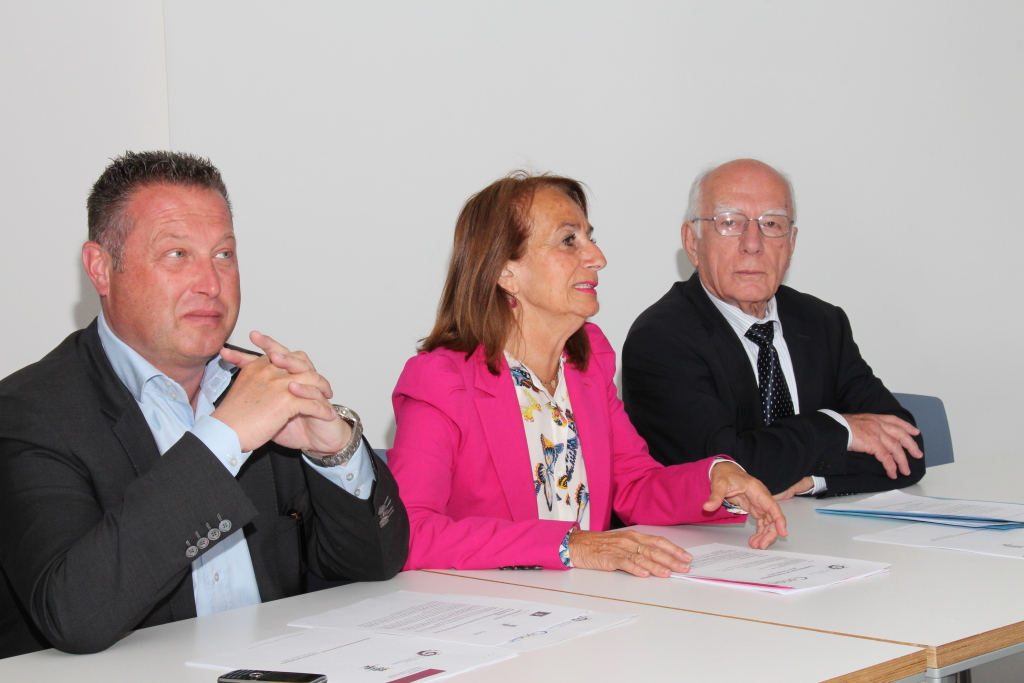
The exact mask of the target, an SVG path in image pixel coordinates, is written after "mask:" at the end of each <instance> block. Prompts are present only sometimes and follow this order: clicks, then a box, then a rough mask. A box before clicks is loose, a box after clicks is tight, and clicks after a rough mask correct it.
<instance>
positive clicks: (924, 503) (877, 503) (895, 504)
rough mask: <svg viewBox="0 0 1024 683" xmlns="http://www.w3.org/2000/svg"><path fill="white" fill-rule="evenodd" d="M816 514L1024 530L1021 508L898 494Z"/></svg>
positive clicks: (883, 494) (1013, 505)
mask: <svg viewBox="0 0 1024 683" xmlns="http://www.w3.org/2000/svg"><path fill="white" fill-rule="evenodd" d="M818 512H824V513H826V514H832V515H856V516H861V517H878V518H881V519H900V520H904V521H908V522H928V523H929V524H945V525H947V526H960V527H970V528H973V529H1020V528H1024V505H1015V504H1013V503H986V502H982V501H977V500H951V499H948V498H929V497H927V496H911V495H909V494H906V493H903V492H902V491H887V492H885V493H879V494H878V495H875V496H871V497H870V498H865V499H864V500H861V501H857V502H856V503H839V504H837V505H829V506H828V507H824V508H818Z"/></svg>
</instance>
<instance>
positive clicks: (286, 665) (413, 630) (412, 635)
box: [188, 591, 633, 683]
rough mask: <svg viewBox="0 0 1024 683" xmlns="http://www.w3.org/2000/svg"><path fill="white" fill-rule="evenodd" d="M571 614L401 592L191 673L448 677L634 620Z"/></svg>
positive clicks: (400, 679)
mask: <svg viewBox="0 0 1024 683" xmlns="http://www.w3.org/2000/svg"><path fill="white" fill-rule="evenodd" d="M632 618H633V615H631V614H604V613H601V612H592V611H589V610H581V609H578V608H574V607H559V606H557V605H546V604H544V603H534V602H526V601H523V600H506V599H503V598H485V597H479V596H471V595H454V594H447V595H432V594H428V593H412V592H407V591H398V592H395V593H391V594H389V595H384V596H381V597H379V598H373V599H370V600H363V601H362V602H358V603H356V604H354V605H349V606H348V607H343V608H339V609H335V610H331V611H330V612H324V613H323V614H318V615H316V616H312V617H306V618H304V619H299V620H298V621H295V622H292V623H291V624H289V626H297V627H302V628H303V630H301V631H295V632H292V633H289V634H287V635H284V636H280V637H277V638H271V639H269V640H264V641H261V642H259V643H255V644H253V645H249V646H247V647H244V648H239V649H237V650H232V651H229V652H223V653H221V654H218V655H214V656H212V657H206V658H203V659H200V660H197V661H194V662H188V664H189V665H192V666H205V667H212V668H218V669H266V670H274V671H302V672H305V673H319V674H326V675H327V677H328V680H330V681H348V680H352V681H360V680H366V681H370V680H374V681H385V682H387V683H411V682H412V681H427V680H430V681H434V680H437V679H440V678H446V677H448V676H452V675H454V674H457V673H462V672H463V671H469V670H471V669H475V668H477V667H479V666H484V665H486V664H492V663H494V662H500V661H502V660H504V659H508V658H510V657H515V656H516V655H517V654H518V653H519V652H523V651H527V650H536V649H538V648H541V647H545V646H547V645H551V644H553V643H557V642H560V641H563V640H567V639H569V638H575V637H576V636H582V635H586V634H588V633H593V632H594V631H598V630H600V629H602V628H606V627H608V626H613V625H615V624H620V623H622V622H625V621H628V620H629V619H632Z"/></svg>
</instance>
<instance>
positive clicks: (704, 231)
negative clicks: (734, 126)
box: [622, 159, 924, 499]
mask: <svg viewBox="0 0 1024 683" xmlns="http://www.w3.org/2000/svg"><path fill="white" fill-rule="evenodd" d="M795 219H796V207H795V205H794V201H793V192H792V189H791V187H790V184H789V181H788V180H787V179H786V178H785V177H784V176H783V175H782V174H780V173H779V172H777V171H776V170H775V169H773V168H771V167H770V166H767V165H765V164H763V163H761V162H759V161H755V160H752V159H738V160H735V161H731V162H728V163H726V164H723V165H721V166H718V167H717V168H714V169H712V170H710V171H708V172H705V173H703V174H701V175H700V176H699V177H698V178H697V179H696V181H695V182H694V184H693V188H692V189H691V192H690V204H689V207H688V209H687V217H686V222H685V223H684V224H683V228H682V237H683V246H684V248H685V250H686V254H687V256H689V258H690V262H691V263H692V264H693V266H694V268H696V272H694V274H693V276H692V277H691V278H690V279H689V280H688V281H687V282H677V283H676V284H675V285H673V286H672V289H670V290H669V292H668V293H667V294H666V295H665V296H663V297H662V298H661V299H660V300H659V301H658V302H657V303H655V304H654V305H653V306H651V307H650V308H648V309H647V310H646V311H644V312H643V313H642V314H641V315H640V317H639V318H637V319H636V321H635V322H634V323H633V326H632V328H631V329H630V331H629V335H628V336H627V338H626V343H625V346H624V347H623V353H622V393H623V399H624V401H625V404H626V410H627V411H628V413H629V416H630V419H631V420H632V421H633V424H634V425H636V428H637V430H638V431H639V432H640V434H641V436H643V437H644V438H645V439H646V440H647V443H648V445H649V446H650V449H651V454H652V455H654V457H655V458H657V459H659V460H660V461H661V462H663V463H665V464H674V463H679V462H690V461H694V460H699V459H701V458H705V457H708V456H709V455H714V454H718V453H724V454H726V455H730V456H732V457H733V458H735V459H736V461H737V462H738V463H739V464H740V465H741V466H743V467H744V468H746V470H747V471H748V472H749V473H750V474H752V475H753V476H755V477H757V478H758V479H760V480H761V481H763V482H764V483H765V485H766V486H768V488H769V490H771V491H772V492H773V493H775V494H776V497H777V498H780V499H783V498H788V497H791V496H793V495H817V496H819V497H824V496H833V495H843V494H849V493H861V492H867V491H882V490H887V489H893V488H900V487H903V486H909V485H910V484H913V483H914V482H916V481H918V480H919V479H920V478H921V476H922V475H923V474H924V461H923V459H922V457H923V452H922V450H921V448H922V446H923V443H922V441H921V437H920V432H919V431H918V429H917V428H916V427H915V426H914V424H913V417H912V416H911V415H910V413H908V412H907V411H906V410H904V409H903V408H902V407H901V406H900V404H899V403H898V402H897V401H896V399H895V398H893V395H892V394H891V393H889V391H888V390H887V389H886V388H885V386H884V385H883V384H882V382H881V380H879V379H878V378H877V377H875V376H874V374H872V372H871V368H870V367H869V366H868V364H867V363H866V362H864V359H863V358H861V355H860V352H859V351H858V349H857V345H856V343H854V341H853V334H852V332H851V330H850V322H849V320H848V319H847V317H846V314H845V313H844V312H843V311H842V309H840V308H837V307H836V306H832V305H830V304H827V303H825V302H824V301H821V300H820V299H816V298H814V297H813V296H809V295H807V294H802V293H800V292H797V291H795V290H793V289H791V288H789V287H786V286H783V285H782V278H783V276H784V275H785V274H786V269H787V268H788V267H789V262H790V258H791V257H792V255H793V249H794V248H795V246H796V235H797V228H796V226H795V225H794V221H795Z"/></svg>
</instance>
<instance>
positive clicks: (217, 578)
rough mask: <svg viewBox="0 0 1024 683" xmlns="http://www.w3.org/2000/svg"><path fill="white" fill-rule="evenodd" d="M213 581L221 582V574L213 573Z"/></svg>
mask: <svg viewBox="0 0 1024 683" xmlns="http://www.w3.org/2000/svg"><path fill="white" fill-rule="evenodd" d="M213 580H214V581H220V574H218V573H217V572H214V573H213Z"/></svg>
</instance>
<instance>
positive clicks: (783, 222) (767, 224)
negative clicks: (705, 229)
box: [694, 213, 793, 237]
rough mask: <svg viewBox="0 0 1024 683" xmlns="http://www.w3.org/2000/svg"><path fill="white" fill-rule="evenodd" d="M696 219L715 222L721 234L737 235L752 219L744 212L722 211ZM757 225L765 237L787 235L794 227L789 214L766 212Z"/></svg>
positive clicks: (742, 231)
mask: <svg viewBox="0 0 1024 683" xmlns="http://www.w3.org/2000/svg"><path fill="white" fill-rule="evenodd" d="M694 220H696V221H711V222H713V223H714V224H715V230H717V231H718V234H719V235H722V236H723V237H736V236H737V235H742V234H743V233H744V232H745V231H746V229H747V225H749V224H750V220H751V219H749V218H747V217H746V216H745V215H744V214H742V213H720V214H718V215H717V216H713V217H712V218H695V219H694ZM757 227H758V228H760V229H761V234H762V235H764V236H765V237H785V236H786V235H788V234H789V231H790V230H792V229H793V221H791V220H790V219H789V217H788V216H780V215H779V214H774V213H766V214H763V215H762V216H761V217H760V218H758V219H757Z"/></svg>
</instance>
